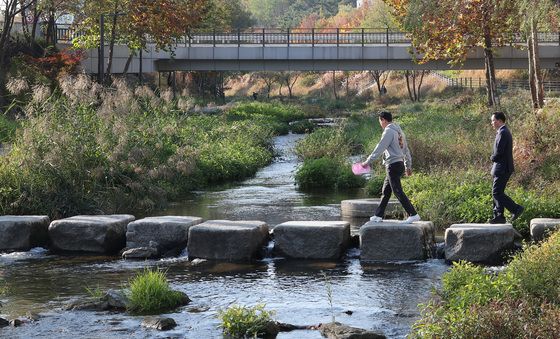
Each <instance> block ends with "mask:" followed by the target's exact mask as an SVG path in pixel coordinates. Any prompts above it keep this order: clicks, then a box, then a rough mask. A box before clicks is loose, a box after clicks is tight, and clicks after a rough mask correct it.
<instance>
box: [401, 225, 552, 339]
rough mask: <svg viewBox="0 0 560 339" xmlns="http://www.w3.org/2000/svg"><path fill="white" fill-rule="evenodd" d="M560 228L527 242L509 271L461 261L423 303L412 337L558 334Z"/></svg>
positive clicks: (536, 336) (537, 335)
mask: <svg viewBox="0 0 560 339" xmlns="http://www.w3.org/2000/svg"><path fill="white" fill-rule="evenodd" d="M558 260H560V232H556V233H554V234H552V235H551V236H550V237H549V238H548V239H547V240H546V241H545V242H544V243H542V244H540V245H535V244H534V245H528V246H526V247H525V248H524V251H523V252H521V253H519V254H517V255H516V256H515V257H513V259H512V261H511V262H510V263H509V264H508V266H507V267H506V268H505V270H503V271H501V272H499V273H495V274H492V273H488V272H486V270H485V269H484V268H483V267H480V266H475V265H473V264H469V263H465V262H460V263H456V264H455V265H454V266H453V268H452V269H451V270H450V271H449V272H447V273H445V274H444V275H443V277H442V286H441V288H440V289H439V290H437V292H436V294H435V295H434V298H433V299H432V300H431V301H430V302H428V303H427V304H425V305H422V318H421V319H420V320H419V321H417V322H416V323H415V325H414V327H413V332H412V333H411V335H410V337H411V338H554V337H555V336H556V335H557V334H558V328H560V293H559V292H560V265H558Z"/></svg>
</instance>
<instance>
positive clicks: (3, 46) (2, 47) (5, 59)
mask: <svg viewBox="0 0 560 339" xmlns="http://www.w3.org/2000/svg"><path fill="white" fill-rule="evenodd" d="M16 4H17V2H15V1H14V2H13V3H9V4H8V5H7V6H6V8H4V23H3V25H2V31H1V32H0V107H5V106H6V105H7V104H8V102H7V100H6V95H7V94H8V91H7V89H6V78H7V73H8V70H9V68H10V61H9V58H10V55H9V52H8V45H9V43H10V33H11V32H12V25H13V23H14V17H15V15H13V14H12V13H13V12H15V8H16Z"/></svg>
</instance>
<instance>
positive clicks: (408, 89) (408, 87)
mask: <svg viewBox="0 0 560 339" xmlns="http://www.w3.org/2000/svg"><path fill="white" fill-rule="evenodd" d="M404 77H405V78H406V90H407V91H408V97H409V98H410V100H411V101H414V97H413V96H412V91H411V90H410V79H409V78H410V71H405V72H404Z"/></svg>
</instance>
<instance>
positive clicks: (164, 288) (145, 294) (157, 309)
mask: <svg viewBox="0 0 560 339" xmlns="http://www.w3.org/2000/svg"><path fill="white" fill-rule="evenodd" d="M129 293H130V294H129V300H130V304H129V311H130V312H131V313H134V314H158V313H162V312H165V311H169V310H171V309H173V308H175V307H177V306H179V305H180V304H181V301H182V300H183V294H182V293H181V292H178V291H173V290H171V288H170V287H169V284H168V282H167V278H166V276H165V273H164V272H162V271H160V270H157V269H154V270H150V269H144V271H143V272H142V273H139V274H138V275H136V276H135V277H134V278H133V279H132V280H131V281H130V284H129Z"/></svg>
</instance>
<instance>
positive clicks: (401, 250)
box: [360, 220, 435, 261]
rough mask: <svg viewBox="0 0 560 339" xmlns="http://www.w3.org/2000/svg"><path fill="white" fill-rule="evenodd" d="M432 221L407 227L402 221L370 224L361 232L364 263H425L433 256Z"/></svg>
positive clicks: (365, 225)
mask: <svg viewBox="0 0 560 339" xmlns="http://www.w3.org/2000/svg"><path fill="white" fill-rule="evenodd" d="M434 239H435V232H434V224H433V223H432V222H431V221H416V222H414V223H412V224H403V223H401V222H400V221H399V220H384V221H382V222H372V221H370V222H368V223H366V224H364V225H363V226H362V227H361V228H360V252H361V253H360V259H361V260H364V261H401V260H424V259H426V258H428V257H429V256H430V255H431V253H432V248H433V246H434Z"/></svg>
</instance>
